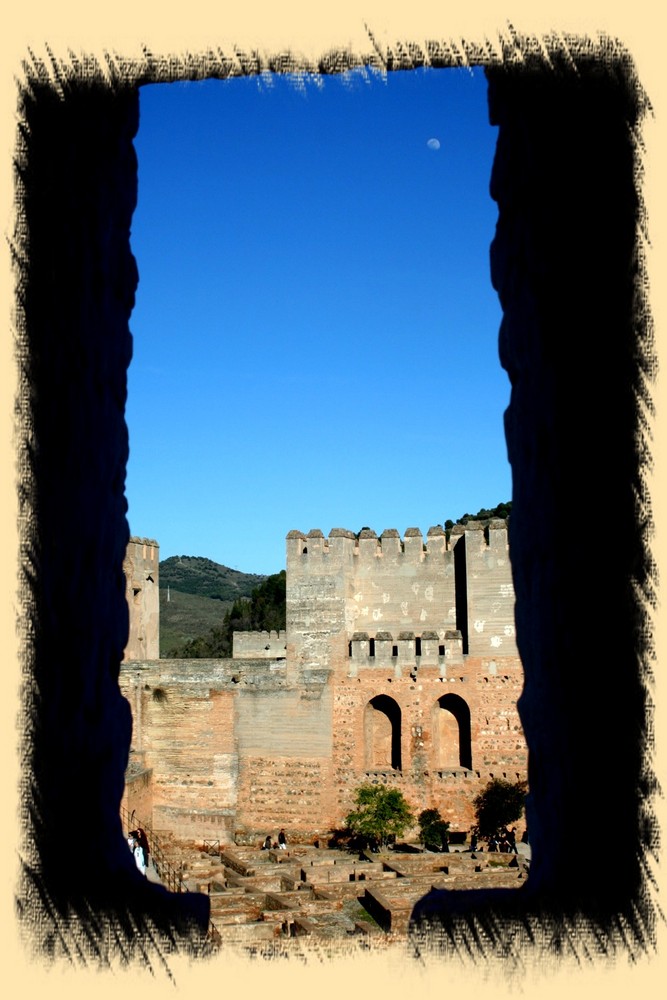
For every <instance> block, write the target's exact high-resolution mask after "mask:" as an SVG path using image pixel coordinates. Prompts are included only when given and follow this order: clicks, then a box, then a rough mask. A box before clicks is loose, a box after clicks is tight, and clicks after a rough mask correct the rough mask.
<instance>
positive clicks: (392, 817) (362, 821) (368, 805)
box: [345, 784, 414, 845]
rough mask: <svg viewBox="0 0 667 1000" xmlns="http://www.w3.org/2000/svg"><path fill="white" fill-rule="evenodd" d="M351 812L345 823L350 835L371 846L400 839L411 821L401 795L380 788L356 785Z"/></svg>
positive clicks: (407, 807)
mask: <svg viewBox="0 0 667 1000" xmlns="http://www.w3.org/2000/svg"><path fill="white" fill-rule="evenodd" d="M355 805H356V809H354V810H353V811H352V812H351V813H350V814H349V815H348V817H347V819H346V820H345V824H346V826H347V827H348V829H349V830H351V831H352V833H354V834H356V835H357V836H358V837H363V838H364V839H365V840H367V841H369V842H370V843H371V845H373V844H386V843H387V840H388V838H389V837H400V836H401V834H402V833H404V831H405V830H406V829H407V828H408V827H409V826H411V825H412V823H413V822H414V816H413V815H412V811H411V809H410V806H409V805H408V803H407V802H406V800H405V798H404V797H403V794H402V793H401V792H399V791H398V789H396V788H385V786H384V785H370V784H365V785H360V786H359V788H358V789H357V791H356V793H355Z"/></svg>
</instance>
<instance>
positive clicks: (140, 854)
mask: <svg viewBox="0 0 667 1000" xmlns="http://www.w3.org/2000/svg"><path fill="white" fill-rule="evenodd" d="M133 854H134V863H135V864H136V866H137V868H138V869H139V871H140V872H141V874H142V875H143V876H144V877H145V876H146V862H145V861H144V849H143V847H142V846H141V844H140V843H139V841H138V840H135V841H134V851H133Z"/></svg>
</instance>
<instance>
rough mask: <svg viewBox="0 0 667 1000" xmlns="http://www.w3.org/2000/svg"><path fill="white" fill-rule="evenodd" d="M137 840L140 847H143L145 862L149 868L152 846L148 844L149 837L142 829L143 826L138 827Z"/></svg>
mask: <svg viewBox="0 0 667 1000" xmlns="http://www.w3.org/2000/svg"><path fill="white" fill-rule="evenodd" d="M137 841H138V843H139V847H141V849H142V851H143V852H144V864H145V866H146V868H148V855H149V854H150V848H149V846H148V837H147V836H146V834H145V833H144V831H143V830H142V829H141V827H139V828H138V829H137Z"/></svg>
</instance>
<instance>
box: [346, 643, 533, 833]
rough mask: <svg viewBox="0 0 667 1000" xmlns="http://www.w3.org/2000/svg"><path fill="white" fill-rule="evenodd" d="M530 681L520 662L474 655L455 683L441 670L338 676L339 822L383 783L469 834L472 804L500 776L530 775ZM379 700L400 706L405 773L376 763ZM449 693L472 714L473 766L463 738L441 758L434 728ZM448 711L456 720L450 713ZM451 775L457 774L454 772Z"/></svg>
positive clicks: (417, 805)
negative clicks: (462, 753)
mask: <svg viewBox="0 0 667 1000" xmlns="http://www.w3.org/2000/svg"><path fill="white" fill-rule="evenodd" d="M493 671H495V673H494V672H493ZM522 677H523V672H522V668H521V662H520V660H519V659H518V657H515V658H512V659H510V658H507V659H500V658H498V659H497V660H495V661H488V660H482V659H474V658H468V657H466V659H465V662H464V664H462V665H461V667H460V668H459V670H458V671H457V673H456V675H451V676H450V677H449V678H443V677H441V676H439V674H438V671H437V670H431V671H426V672H425V671H422V670H421V668H420V669H418V670H417V674H416V678H415V679H413V678H411V677H409V676H407V677H402V678H399V679H397V678H396V677H395V676H394V675H393V674H392V673H391V672H388V671H383V670H381V669H376V670H371V669H368V670H366V671H364V672H363V673H360V674H359V675H358V676H357V677H348V678H344V679H342V680H340V679H338V680H337V681H336V683H335V687H334V695H333V734H334V744H333V760H334V772H333V781H334V785H335V787H336V790H337V809H338V821H339V822H341V821H342V819H343V818H344V817H345V815H346V814H347V813H348V812H349V811H350V809H352V808H353V803H354V792H355V790H356V788H357V787H358V786H359V784H361V783H362V782H363V781H367V780H377V781H381V782H383V783H387V784H389V785H390V786H391V787H393V786H396V787H397V788H400V790H401V791H402V792H403V794H404V795H405V796H406V798H407V799H408V801H409V802H410V803H411V805H412V807H413V809H415V811H416V812H419V811H420V810H421V809H426V808H431V807H436V808H439V809H440V811H441V813H442V814H443V816H445V818H449V819H450V820H451V821H452V824H453V828H457V829H468V828H469V827H470V826H471V825H472V823H473V822H474V811H473V808H472V799H473V798H474V796H475V795H476V794H477V793H478V792H479V791H481V790H482V789H483V788H484V787H485V786H486V784H487V783H488V781H489V780H490V778H491V775H492V774H495V775H496V776H499V775H502V773H506V774H507V775H508V780H512V781H514V780H516V775H517V774H519V775H520V776H521V777H522V778H525V776H526V773H527V750H526V745H525V741H524V739H523V734H522V731H521V728H520V724H519V719H518V712H517V707H516V699H517V696H518V694H519V693H520V690H521V683H522ZM506 678H507V679H506ZM378 695H384V696H386V697H388V698H391V699H392V700H394V701H395V702H396V703H397V705H398V707H399V708H400V716H401V765H402V769H401V771H400V772H396V771H394V770H393V769H392V768H391V766H390V764H389V763H387V764H386V765H385V766H384V767H382V766H377V767H370V766H369V764H368V758H367V755H366V746H365V731H364V716H365V712H366V706H367V705H368V703H369V702H370V701H371V699H373V698H375V697H377V696H378ZM445 695H456V696H458V697H459V698H461V699H463V701H464V702H465V704H466V705H467V706H468V709H469V711H470V748H471V764H472V767H466V768H464V767H462V766H461V765H460V761H459V758H458V753H459V744H458V738H457V739H456V740H455V742H454V743H453V744H452V745H451V746H450V752H449V753H442V754H441V753H440V750H439V742H438V739H439V737H438V733H437V732H436V731H434V727H435V726H437V723H438V721H439V720H440V719H441V716H440V715H439V714H438V713H442V712H443V709H441V708H440V704H439V700H440V699H441V698H442V697H443V696H445ZM445 714H446V715H447V716H448V717H450V721H451V715H450V713H449V712H447V713H445ZM508 723H509V724H508ZM517 727H519V728H518V729H517ZM452 754H453V755H454V756H452ZM451 771H455V772H457V773H456V774H449V773H447V772H451Z"/></svg>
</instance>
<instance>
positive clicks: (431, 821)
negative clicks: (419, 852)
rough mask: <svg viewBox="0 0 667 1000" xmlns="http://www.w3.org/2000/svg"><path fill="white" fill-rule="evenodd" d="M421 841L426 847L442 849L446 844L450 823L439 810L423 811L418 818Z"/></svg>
mask: <svg viewBox="0 0 667 1000" xmlns="http://www.w3.org/2000/svg"><path fill="white" fill-rule="evenodd" d="M417 822H418V823H419V840H420V842H421V843H422V844H423V845H424V847H434V848H438V849H439V848H440V847H441V846H442V845H443V844H444V843H445V838H446V836H447V831H448V830H449V823H448V822H447V820H444V819H443V818H442V816H441V815H440V811H439V810H438V809H423V810H422V812H420V814H419V816H418V817H417Z"/></svg>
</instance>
